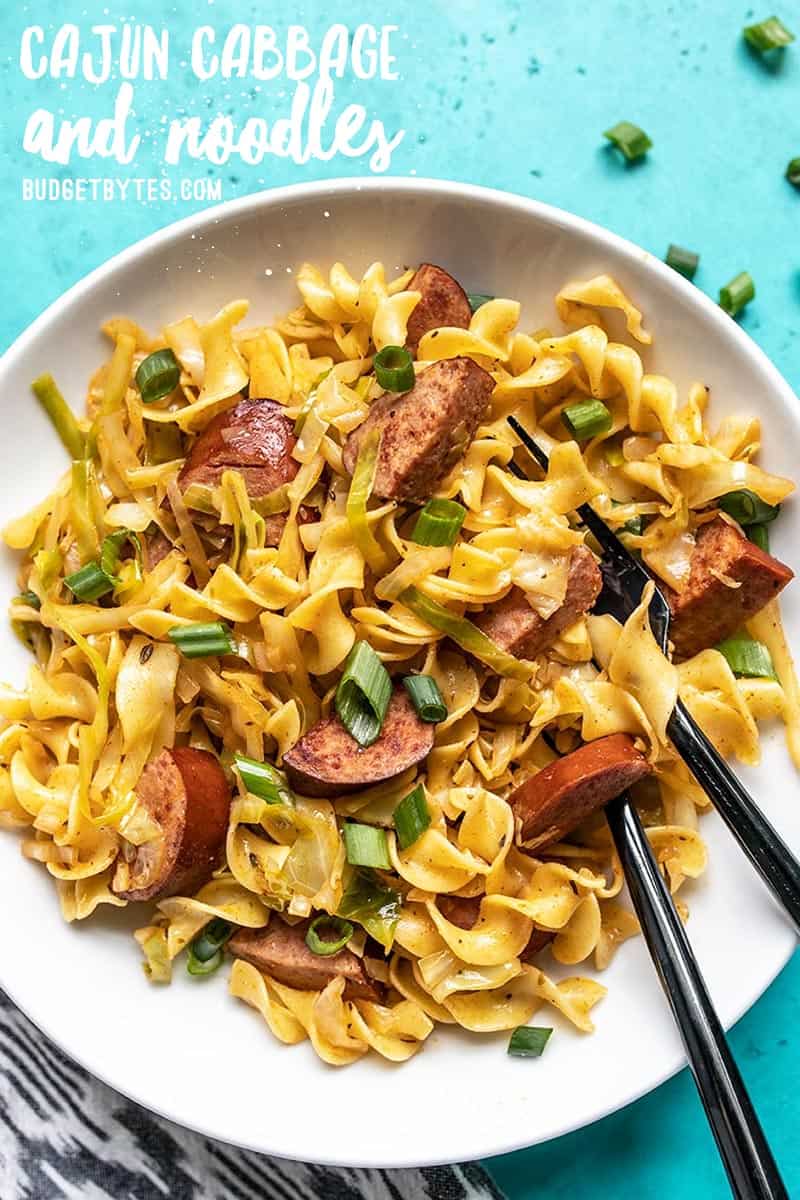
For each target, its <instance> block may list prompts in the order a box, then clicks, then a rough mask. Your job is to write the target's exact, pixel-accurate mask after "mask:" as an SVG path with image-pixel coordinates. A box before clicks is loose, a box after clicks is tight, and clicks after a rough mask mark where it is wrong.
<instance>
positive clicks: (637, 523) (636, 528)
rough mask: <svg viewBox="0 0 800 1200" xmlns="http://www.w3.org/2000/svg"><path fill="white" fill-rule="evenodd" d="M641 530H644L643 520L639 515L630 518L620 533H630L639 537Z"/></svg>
mask: <svg viewBox="0 0 800 1200" xmlns="http://www.w3.org/2000/svg"><path fill="white" fill-rule="evenodd" d="M643 529H644V518H643V517H642V515H641V513H639V514H638V515H637V516H635V517H631V519H630V521H626V522H625V524H624V525H623V526H622V530H621V532H622V533H632V534H634V535H635V536H636V537H641V536H642V530H643Z"/></svg>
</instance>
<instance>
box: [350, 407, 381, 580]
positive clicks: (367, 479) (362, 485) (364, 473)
mask: <svg viewBox="0 0 800 1200" xmlns="http://www.w3.org/2000/svg"><path fill="white" fill-rule="evenodd" d="M380 444H381V432H380V429H371V430H369V432H368V433H367V434H366V436H365V437H364V439H363V441H362V442H361V444H360V446H359V448H358V458H357V459H356V465H355V468H354V469H353V478H352V479H351V481H350V490H349V492H348V493H347V505H346V507H345V514H346V516H347V521H348V524H349V525H350V532H351V533H352V535H353V541H354V542H355V544H356V546H358V548H359V550H360V551H361V553H362V555H363V557H364V561H365V562H366V563H367V564H368V565H369V566H370V567H371V568H372V570H373V571H374V572H375V573H376V574H378V575H382V574H383V573H384V571H385V569H386V555H385V554H384V552H383V550H382V549H381V546H380V543H379V542H378V539H377V538H376V537H375V534H374V533H373V532H372V530H371V529H370V527H369V516H368V513H367V504H368V502H369V498H370V495H371V494H372V485H373V484H374V482H375V470H376V468H377V465H378V454H379V452H380Z"/></svg>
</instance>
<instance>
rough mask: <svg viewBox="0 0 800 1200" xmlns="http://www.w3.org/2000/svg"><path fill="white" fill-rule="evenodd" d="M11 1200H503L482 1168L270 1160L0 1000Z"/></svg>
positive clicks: (6, 1190)
mask: <svg viewBox="0 0 800 1200" xmlns="http://www.w3.org/2000/svg"><path fill="white" fill-rule="evenodd" d="M0 1197H2V1200H62V1197H63V1198H66V1200H162V1198H168V1200H362V1198H364V1200H412V1198H413V1200H502V1197H501V1195H500V1193H499V1192H498V1191H497V1189H496V1188H495V1187H494V1185H493V1184H492V1182H491V1180H490V1179H489V1178H488V1177H487V1176H486V1175H485V1174H484V1172H483V1171H482V1170H481V1169H480V1167H477V1166H474V1165H471V1164H466V1165H463V1166H455V1167H431V1168H428V1169H422V1170H418V1171H416V1170H414V1171H411V1170H409V1171H361V1170H351V1169H337V1168H332V1167H318V1166H314V1165H313V1164H311V1163H297V1162H288V1161H285V1160H280V1159H274V1158H265V1157H263V1156H261V1155H258V1154H252V1153H250V1152H249V1151H246V1150H235V1149H233V1148H232V1147H230V1146H226V1145H223V1144H222V1143H219V1142H213V1141H210V1140H209V1139H208V1138H204V1137H201V1136H200V1135H199V1134H195V1133H189V1132H188V1131H187V1130H185V1129H181V1128H180V1127H179V1126H177V1125H172V1124H170V1123H169V1122H168V1121H164V1120H162V1119H161V1118H159V1117H156V1116H154V1115H153V1114H152V1113H149V1112H147V1111H146V1110H145V1109H143V1108H139V1106H138V1105H136V1104H133V1103H131V1101H129V1100H125V1099H124V1098H123V1097H122V1096H120V1095H118V1094H117V1093H116V1092H114V1091H112V1090H111V1088H108V1087H106V1086H105V1084H102V1083H99V1082H98V1081H97V1080H96V1079H93V1078H92V1076H90V1075H88V1074H87V1073H86V1072H85V1071H83V1070H82V1069H81V1068H80V1067H78V1066H76V1065H75V1064H74V1063H73V1062H71V1061H70V1059H68V1058H67V1057H66V1055H64V1054H62V1052H61V1051H60V1050H59V1049H58V1048H57V1047H56V1046H54V1045H53V1044H52V1043H51V1042H49V1041H47V1039H46V1038H45V1037H44V1036H43V1035H42V1034H41V1033H39V1032H38V1030H36V1029H35V1028H34V1027H33V1026H32V1025H31V1024H30V1022H29V1021H28V1020H26V1018H25V1017H24V1016H23V1015H22V1013H20V1012H19V1011H18V1010H17V1009H16V1008H14V1006H13V1005H12V1004H11V1002H10V1001H9V1000H8V999H7V997H6V996H4V995H3V993H2V992H0Z"/></svg>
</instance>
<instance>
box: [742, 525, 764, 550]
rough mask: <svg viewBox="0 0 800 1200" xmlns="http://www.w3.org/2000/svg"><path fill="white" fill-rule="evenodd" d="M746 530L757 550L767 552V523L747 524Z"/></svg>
mask: <svg viewBox="0 0 800 1200" xmlns="http://www.w3.org/2000/svg"><path fill="white" fill-rule="evenodd" d="M746 532H747V536H748V538H749V539H750V541H751V542H754V543H755V545H756V546H758V548H759V550H763V551H764V553H765V554H769V525H748V526H747V530H746Z"/></svg>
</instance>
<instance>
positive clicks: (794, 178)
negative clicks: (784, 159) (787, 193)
mask: <svg viewBox="0 0 800 1200" xmlns="http://www.w3.org/2000/svg"><path fill="white" fill-rule="evenodd" d="M786 178H787V179H788V180H789V183H790V184H791V185H792V187H796V188H800V158H793V159H792V160H791V162H790V163H789V165H788V167H787V168H786Z"/></svg>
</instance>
